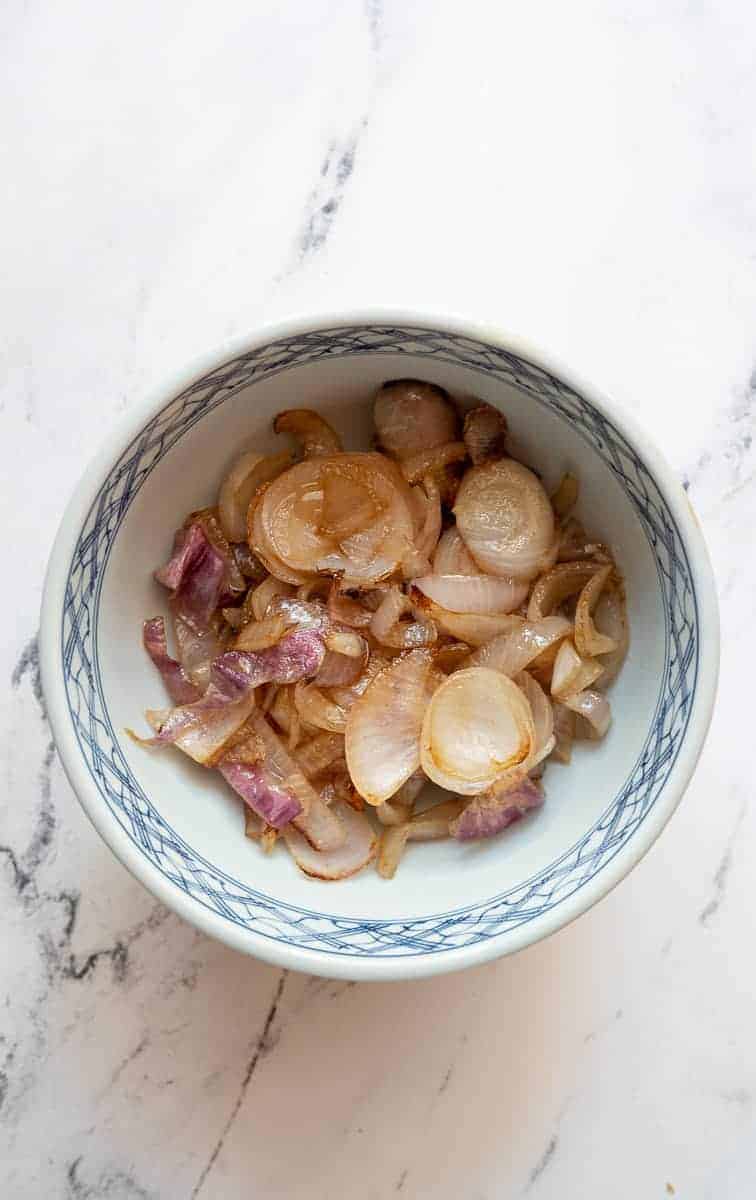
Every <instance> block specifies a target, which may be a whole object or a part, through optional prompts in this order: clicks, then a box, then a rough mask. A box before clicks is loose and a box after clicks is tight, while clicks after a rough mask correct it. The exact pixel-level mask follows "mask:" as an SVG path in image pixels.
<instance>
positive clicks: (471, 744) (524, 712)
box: [421, 667, 535, 796]
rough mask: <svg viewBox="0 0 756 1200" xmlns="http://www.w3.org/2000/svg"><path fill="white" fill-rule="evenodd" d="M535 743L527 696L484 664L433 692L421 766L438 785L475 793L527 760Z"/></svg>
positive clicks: (458, 672) (461, 672)
mask: <svg viewBox="0 0 756 1200" xmlns="http://www.w3.org/2000/svg"><path fill="white" fill-rule="evenodd" d="M534 743H535V728H534V724H533V714H532V712H531V709H530V705H529V703H528V700H527V698H526V697H525V695H524V694H523V692H522V691H521V690H520V688H518V687H517V685H516V684H515V683H513V682H512V680H511V679H508V678H507V677H506V676H505V675H501V674H499V672H498V671H491V670H488V669H487V668H485V667H470V668H468V669H466V670H463V671H457V672H455V674H453V675H450V676H448V678H447V679H445V680H444V682H443V683H442V684H441V686H440V687H439V688H438V689H437V691H436V692H435V693H434V695H433V698H432V700H431V702H430V705H429V706H428V709H427V711H426V714H425V719H424V720H423V729H422V737H421V765H422V768H423V770H424V772H425V774H426V775H427V776H428V778H429V779H432V780H433V782H434V783H437V784H439V786H440V787H445V788H447V789H448V790H449V791H452V792H459V793H460V794H462V795H465V796H473V795H476V794H478V793H480V792H483V791H485V790H486V789H487V788H490V787H491V786H492V784H493V783H495V781H496V780H497V778H499V776H501V775H503V774H504V773H505V772H506V771H509V770H511V768H513V767H516V766H518V765H519V764H521V763H524V762H525V760H526V759H527V758H528V756H529V755H530V754H531V752H532V750H533V747H534Z"/></svg>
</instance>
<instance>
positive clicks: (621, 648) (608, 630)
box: [182, 582, 630, 691]
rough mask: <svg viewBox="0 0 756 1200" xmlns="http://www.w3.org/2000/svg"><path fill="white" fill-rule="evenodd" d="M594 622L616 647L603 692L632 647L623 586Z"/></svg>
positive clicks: (607, 661) (607, 657)
mask: <svg viewBox="0 0 756 1200" xmlns="http://www.w3.org/2000/svg"><path fill="white" fill-rule="evenodd" d="M593 620H594V624H595V626H596V628H597V629H598V630H599V632H600V633H602V634H605V635H606V636H607V637H608V638H610V639H611V641H613V642H614V643H615V645H616V648H615V649H614V650H612V651H611V652H610V653H609V654H603V655H602V656H601V668H602V669H601V674H600V675H599V677H598V679H597V680H596V687H597V688H600V689H601V690H602V691H603V689H604V688H607V687H608V686H609V684H610V683H612V681H613V680H614V679H616V677H617V675H618V674H619V670H620V667H621V666H622V664H623V662H624V661H625V658H626V656H627V651H628V648H629V645H630V631H629V627H628V621H627V609H626V607H625V594H624V591H623V589H622V585H621V584H619V583H617V582H615V583H613V584H612V585H611V586H609V587H608V588H606V589H605V590H604V592H603V593H602V595H601V598H600V600H599V602H598V604H597V605H596V609H595V611H594V614H593ZM182 661H183V655H182Z"/></svg>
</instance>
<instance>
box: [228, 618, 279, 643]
mask: <svg viewBox="0 0 756 1200" xmlns="http://www.w3.org/2000/svg"><path fill="white" fill-rule="evenodd" d="M286 631H287V624H286V621H285V620H284V618H283V617H275V616H274V617H266V618H265V619H264V620H263V621H250V622H249V623H248V624H247V625H244V626H242V628H241V629H240V631H239V634H238V636H237V638H236V641H235V642H234V649H236V650H267V649H268V647H269V646H275V645H276V643H277V642H280V640H281V638H282V637H283V636H284V634H285V633H286Z"/></svg>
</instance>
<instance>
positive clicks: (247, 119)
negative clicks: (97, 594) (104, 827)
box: [0, 0, 756, 1200]
mask: <svg viewBox="0 0 756 1200" xmlns="http://www.w3.org/2000/svg"><path fill="white" fill-rule="evenodd" d="M212 13H213V15H211V9H210V6H208V5H203V4H191V5H189V4H185V3H179V2H178V0H163V2H162V3H160V4H154V3H152V2H148V0H133V2H132V3H130V4H128V5H115V6H114V5H108V4H104V5H94V4H92V3H91V2H89V0H72V2H71V3H69V4H65V5H61V4H55V3H52V2H51V0H36V2H34V3H30V2H28V0H26V2H25V0H9V2H8V4H6V6H5V8H4V13H3V32H2V38H1V40H0V140H1V141H2V145H3V150H4V164H5V169H4V172H3V176H4V178H3V188H2V189H1V190H0V215H1V218H2V228H3V233H4V237H3V243H4V248H3V253H2V264H3V265H2V277H3V287H2V289H1V292H0V297H1V298H0V304H1V305H2V327H3V337H2V339H1V340H0V353H1V354H2V359H3V371H2V390H1V391H0V437H1V439H2V440H1V442H0V445H1V446H2V456H3V471H2V475H1V478H0V486H1V487H2V493H3V522H2V534H0V544H1V545H2V561H3V563H4V569H5V574H4V579H5V584H4V587H3V588H2V591H1V592H0V603H1V604H2V628H3V635H2V638H0V653H1V654H2V669H3V673H4V678H5V680H6V688H5V690H4V692H3V693H2V699H1V701H0V702H1V704H2V721H1V723H0V728H1V729H2V734H1V735H0V737H1V739H2V759H1V761H2V770H3V782H4V787H3V790H2V798H1V799H0V806H1V812H2V816H1V818H0V843H1V845H0V903H1V904H2V913H3V926H4V933H3V943H2V945H3V952H2V959H1V963H0V1013H1V1014H2V1015H1V1016H0V1194H2V1196H3V1198H4V1200H27V1198H30V1200H31V1198H33V1200H37V1198H39V1197H44V1200H57V1198H61V1200H62V1198H66V1200H100V1198H104V1200H137V1198H138V1200H148V1198H149V1200H154V1198H160V1200H189V1198H193V1197H202V1200H237V1198H239V1200H241V1198H242V1197H244V1198H247V1197H260V1198H263V1197H264V1198H267V1197H286V1198H287V1200H300V1198H302V1200H304V1198H305V1197H306V1198H307V1200H326V1198H331V1197H333V1198H334V1200H340V1198H341V1197H359V1198H360V1200H362V1198H363V1197H364V1198H368V1200H373V1198H374V1200H383V1198H384V1197H394V1196H397V1195H401V1196H402V1198H403V1197H405V1196H410V1197H413V1198H414V1197H423V1198H425V1197H434V1198H435V1197H439V1198H441V1200H494V1198H495V1200H508V1198H509V1197H517V1196H521V1195H523V1196H524V1195H527V1196H528V1197H529V1198H530V1200H565V1198H566V1197H569V1198H572V1197H580V1198H583V1197H585V1198H587V1200H593V1198H594V1197H596V1198H598V1197H601V1198H603V1197H609V1196H610V1197H612V1200H640V1198H643V1200H654V1198H655V1197H658V1198H659V1200H665V1198H666V1197H668V1196H670V1195H675V1196H677V1197H680V1198H681V1200H704V1198H709V1197H711V1198H716V1200H721V1198H724V1197H726V1198H727V1200H740V1198H743V1200H745V1198H751V1197H753V1195H754V1194H755V1193H756V1025H755V1024H754V990H755V989H756V958H754V944H755V940H754V938H755V934H756V929H755V922H754V916H753V904H752V903H751V901H750V885H751V881H752V879H753V876H754V873H755V872H756V813H755V812H754V808H753V804H752V803H751V800H752V785H751V783H750V774H751V771H752V769H753V767H752V758H751V750H752V747H751V745H750V738H751V737H752V736H753V722H752V718H751V713H750V702H749V700H748V696H749V695H750V689H749V688H748V686H747V681H748V680H749V679H750V676H751V674H752V672H753V668H754V653H753V638H752V635H751V629H750V626H749V625H748V624H745V625H744V624H743V621H745V619H746V617H748V615H749V613H750V614H751V616H753V612H754V600H753V596H754V586H755V585H756V568H755V567H754V566H753V565H749V555H750V562H751V564H753V549H752V542H753V532H752V531H753V526H754V521H755V520H756V484H754V470H755V468H756V447H754V446H753V445H752V436H753V433H754V426H755V425H756V380H755V379H754V365H755V364H756V327H755V326H754V319H753V318H754V312H755V311H756V307H755V301H756V199H754V196H755V195H756V193H755V192H754V187H753V163H754V160H755V154H754V151H755V150H756V146H755V145H754V143H755V141H756V135H755V133H754V128H755V127H754V121H753V113H754V111H755V110H756V73H755V72H754V69H753V68H754V51H753V46H754V40H755V39H756V14H755V13H754V9H753V5H752V4H748V3H746V2H745V0H735V2H732V3H730V4H727V5H715V4H713V3H696V4H692V3H687V2H686V3H682V2H681V0H670V3H668V4H665V5H659V4H658V3H651V2H650V0H605V2H603V3H602V2H600V0H573V3H571V4H569V5H565V4H560V3H557V2H556V0H554V2H552V3H548V2H547V3H545V4H539V5H515V4H512V3H502V2H501V0H472V2H471V3H468V4H466V5H462V4H460V3H458V2H457V0H365V2H364V3H359V2H358V0H307V3H302V2H300V3H296V2H295V0H284V2H278V3H273V2H272V0H253V2H252V3H249V0H247V2H246V3H243V2H242V0H229V2H228V3H226V4H223V5H217V6H215V7H214V8H213V10H212ZM352 303H355V304H372V303H386V304H399V305H424V306H429V307H432V308H437V309H451V310H456V311H458V312H461V313H465V314H471V315H474V316H477V317H480V318H483V319H485V320H490V321H496V322H499V323H500V324H501V325H502V326H503V327H505V328H509V329H510V330H512V331H515V332H517V333H520V334H524V335H525V336H527V337H530V338H532V339H533V340H535V341H536V342H538V343H540V344H541V345H542V346H544V347H545V348H546V349H548V350H551V351H553V352H555V353H557V354H558V355H560V356H561V357H562V358H563V359H565V360H566V361H567V362H569V363H571V364H572V365H573V366H575V367H576V368H577V369H578V370H580V371H581V372H582V373H584V374H585V375H587V376H588V377H590V378H592V379H593V380H595V381H596V382H597V383H598V384H599V386H601V387H603V388H604V389H605V390H606V391H608V392H611V393H613V394H614V395H616V396H618V397H619V398H620V399H621V400H622V402H623V403H625V404H626V405H627V406H628V407H629V408H631V409H632V410H633V411H634V412H635V413H636V415H637V417H638V419H639V420H640V421H641V422H642V423H643V424H644V425H645V427H646V428H647V429H648V430H649V431H650V432H651V433H652V434H654V435H655V436H656V438H657V439H658V440H659V442H660V443H661V445H662V446H663V448H664V449H665V451H666V453H667V455H668V457H669V458H670V460H671V461H672V463H673V465H674V467H675V468H676V469H677V470H678V471H679V473H680V474H681V476H683V477H684V478H685V479H686V480H687V481H688V482H689V490H690V495H691V498H692V500H693V502H694V503H695V505H696V506H697V508H698V511H699V513H700V515H701V519H702V522H703V524H704V527H705V530H706V533H707V536H708V539H709V544H710V547H711V552H712V556H713V560H714V565H715V570H716V574H717V579H718V583H719V587H720V595H721V604H722V620H723V633H724V642H723V657H722V675H721V690H720V699H719V703H718V706H717V711H716V716H715V720H714V725H713V728H712V731H711V735H710V737H709V741H708V744H707V748H706V750H705V752H704V755H703V758H702V760H701V763H700V766H699V769H698V771H697V774H696V776H695V780H694V782H693V784H692V785H691V787H690V789H689V791H688V794H687V796H686V799H685V801H684V803H683V804H682V806H681V808H680V810H679V812H678V814H677V815H676V816H675V818H674V820H673V821H672V822H671V824H670V826H669V827H668V829H667V830H666V832H665V833H664V835H663V836H662V838H661V839H660V841H659V842H658V843H657V845H656V847H655V848H654V849H653V851H652V852H651V853H650V854H649V855H648V857H647V858H646V860H645V861H644V862H643V863H642V864H641V866H640V867H639V868H638V869H637V870H636V871H635V872H634V873H633V875H632V876H631V877H630V878H629V879H628V880H627V881H626V882H625V883H624V884H623V885H622V886H621V887H619V888H618V889H617V890H616V891H615V892H614V893H613V894H612V895H610V896H609V898H608V899H606V900H605V901H604V902H603V903H602V904H600V905H599V906H598V908H596V909H594V910H593V911H592V912H591V913H590V914H588V915H587V916H585V917H583V918H582V919H581V920H580V921H578V922H577V923H576V924H575V925H573V926H571V927H570V928H568V929H566V930H565V931H563V932H562V933H560V934H558V935H557V936H555V937H553V938H551V939H550V940H549V941H548V942H546V943H543V944H540V945H538V946H536V947H534V948H532V949H530V950H528V951H526V952H524V953H522V954H520V955H518V956H516V957H514V958H511V959H507V960H504V961H501V962H498V963H494V964H491V965H488V966H486V967H483V968H480V969H478V970H474V971H470V972H467V973H463V974H461V975H456V976H448V977H443V978H438V979H433V980H429V981H423V982H418V983H407V984H389V985H377V984H376V985H359V986H350V985H348V984H346V985H345V984H337V983H333V982H327V981H323V980H318V979H314V978H306V977H302V976H297V975H286V974H282V973H281V972H280V971H277V970H274V969H272V968H270V967H267V966H264V965H262V964H260V963H258V962H255V961H252V960H251V959H247V958H244V957H242V956H240V955H238V954H236V953H234V952H232V951H231V950H227V949H225V948H224V947H223V946H220V945H217V944H216V943H214V942H211V941H209V940H207V939H206V938H205V937H203V936H201V935H199V934H198V933H197V932H195V931H194V930H193V929H192V928H190V927H189V926H187V925H184V924H182V923H181V922H180V921H179V920H178V919H176V918H174V917H173V916H172V915H171V914H169V913H168V912H166V911H165V910H164V909H163V908H162V907H161V906H160V905H157V904H156V903H155V901H154V900H153V899H152V898H151V896H149V895H148V894H147V893H146V892H145V891H143V890H142V888H141V887H140V886H139V884H137V883H136V882H135V881H134V880H133V879H131V877H130V876H129V875H127V873H126V872H125V871H124V870H123V869H122V868H121V867H120V866H119V865H118V864H117V862H116V861H115V859H114V858H113V857H112V855H111V854H110V852H109V850H108V849H107V848H106V847H105V846H104V844H102V843H101V842H100V840H99V838H98V837H97V835H96V834H95V832H94V831H93V829H92V828H91V826H90V825H89V823H88V821H87V820H86V818H85V817H84V816H83V814H82V812H81V811H80V809H79V807H78V804H77V803H76V801H75V799H74V797H73V795H72V793H71V790H70V788H69V787H68V785H67V783H66V781H65V779H64V777H63V774H62V772H61V769H60V766H59V764H58V761H57V758H56V755H55V751H54V748H53V746H52V745H51V742H50V732H49V729H48V727H47V724H46V720H45V711H44V703H43V700H42V696H41V693H40V688H39V680H38V672H37V663H36V657H35V654H36V650H35V635H36V629H37V612H38V604H39V598H40V592H41V584H42V574H43V569H44V565H45V561H46V558H47V555H48V551H49V549H50V545H51V542H52V538H53V535H54V532H55V528H56V525H57V522H58V519H59V516H60V513H61V510H62V506H63V504H64V502H65V500H66V498H67V496H68V494H69V492H70V489H71V487H72V484H73V482H74V480H75V479H76V478H77V476H78V475H79V473H80V472H81V470H82V469H83V467H84V464H85V462H86V461H87V459H88V458H89V456H90V454H91V453H92V452H93V451H94V450H95V448H96V446H97V444H98V442H99V441H100V438H101V436H102V433H103V431H104V430H105V429H107V428H109V427H110V426H111V425H112V424H113V423H114V422H115V421H116V419H117V418H118V416H119V414H120V413H121V411H122V410H123V409H125V408H127V407H128V406H129V405H131V404H132V403H134V402H135V401H136V399H137V398H138V397H140V396H141V395H142V393H143V391H144V389H145V388H146V386H147V385H148V384H150V383H152V382H154V381H158V380H160V378H161V376H163V375H164V374H165V373H166V372H168V371H170V370H173V368H174V367H175V366H176V365H177V364H182V363H183V362H185V361H186V360H188V359H189V358H191V357H192V356H194V355H196V354H197V353H199V352H201V351H204V350H206V349H208V348H211V347H213V346H214V345H215V344H216V343H218V342H220V341H222V340H223V339H224V338H225V337H227V336H228V335H231V334H239V333H242V332H244V331H245V330H247V329H250V328H252V327H254V326H255V324H256V323H258V322H259V321H260V320H261V319H262V318H274V317H277V316H281V315H283V314H286V313H289V312H291V311H292V310H299V311H317V310H319V309H324V308H331V307H341V306H346V305H349V304H352ZM19 601H21V602H20V603H19ZM739 681H740V682H739ZM741 737H745V738H746V742H745V744H744V743H743V742H742V741H741Z"/></svg>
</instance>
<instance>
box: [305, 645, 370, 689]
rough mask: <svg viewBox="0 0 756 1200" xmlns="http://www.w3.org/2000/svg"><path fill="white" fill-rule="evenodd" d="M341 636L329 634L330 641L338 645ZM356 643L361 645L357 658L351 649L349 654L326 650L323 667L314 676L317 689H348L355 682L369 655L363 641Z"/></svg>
mask: <svg viewBox="0 0 756 1200" xmlns="http://www.w3.org/2000/svg"><path fill="white" fill-rule="evenodd" d="M342 636H343V635H340V634H339V633H338V632H336V633H331V635H330V641H334V642H336V643H338V642H339V640H341V637H342ZM358 641H359V642H360V643H361V649H360V651H359V654H358V656H355V655H354V653H352V649H353V648H352V647H350V653H349V654H347V653H345V652H344V651H341V650H332V649H330V648H329V649H326V655H325V658H324V659H323V665H322V666H321V668H320V670H319V671H318V673H317V675H316V676H315V683H316V685H317V686H318V687H349V686H351V684H353V683H356V682H357V680H358V679H359V678H360V676H361V675H362V673H363V671H364V670H365V665H366V663H367V660H368V654H369V653H370V651H369V647H368V644H367V642H366V641H365V639H364V638H358ZM326 646H327V647H328V646H329V637H326Z"/></svg>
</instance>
